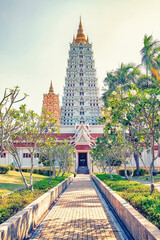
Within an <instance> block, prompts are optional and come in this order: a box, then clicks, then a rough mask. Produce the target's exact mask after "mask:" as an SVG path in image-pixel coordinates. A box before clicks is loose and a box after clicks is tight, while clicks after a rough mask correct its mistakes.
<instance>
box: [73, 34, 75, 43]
mask: <svg viewBox="0 0 160 240" xmlns="http://www.w3.org/2000/svg"><path fill="white" fill-rule="evenodd" d="M73 43H75V36H74V35H73Z"/></svg>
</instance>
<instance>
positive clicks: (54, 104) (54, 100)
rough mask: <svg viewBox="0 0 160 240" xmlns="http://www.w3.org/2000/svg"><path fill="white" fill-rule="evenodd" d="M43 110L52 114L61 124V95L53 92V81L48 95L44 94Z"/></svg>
mask: <svg viewBox="0 0 160 240" xmlns="http://www.w3.org/2000/svg"><path fill="white" fill-rule="evenodd" d="M42 109H44V110H46V111H47V112H50V113H52V115H53V117H54V118H55V119H57V124H60V123H61V120H60V119H61V108H60V106H59V95H58V94H55V93H54V91H53V86H52V81H51V85H50V88H49V93H48V94H43V107H42Z"/></svg>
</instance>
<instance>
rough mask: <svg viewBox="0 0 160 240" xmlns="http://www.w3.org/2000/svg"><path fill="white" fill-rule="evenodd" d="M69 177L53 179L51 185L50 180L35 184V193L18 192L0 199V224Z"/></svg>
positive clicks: (29, 191) (28, 191) (27, 191)
mask: <svg viewBox="0 0 160 240" xmlns="http://www.w3.org/2000/svg"><path fill="white" fill-rule="evenodd" d="M68 176H69V174H68V175H65V176H63V177H62V176H60V177H58V178H56V179H55V178H54V179H52V181H51V182H50V184H48V180H49V179H48V178H47V179H44V180H42V181H39V182H37V183H35V184H34V185H33V186H34V192H32V191H31V190H22V191H17V192H15V193H12V194H10V195H8V196H7V197H5V198H3V199H0V224H1V223H3V222H4V221H6V220H7V219H8V218H10V217H12V216H13V215H14V214H16V213H17V212H18V211H20V210H22V209H23V208H24V207H26V206H27V205H28V204H29V203H31V202H33V201H34V200H36V199H37V198H38V197H40V196H41V195H42V194H43V193H45V192H47V191H48V190H49V189H51V188H53V187H55V186H56V185H57V184H58V183H60V182H62V181H63V180H64V179H66V178H67V177H68Z"/></svg>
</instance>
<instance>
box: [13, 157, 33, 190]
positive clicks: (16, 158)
mask: <svg viewBox="0 0 160 240" xmlns="http://www.w3.org/2000/svg"><path fill="white" fill-rule="evenodd" d="M11 154H12V156H13V157H14V159H15V160H16V163H17V166H18V169H19V172H20V174H21V177H22V179H23V182H24V184H25V186H26V188H27V189H28V188H29V185H28V183H27V181H26V179H25V176H24V175H23V172H22V168H21V164H20V159H19V156H18V155H15V154H13V153H11Z"/></svg>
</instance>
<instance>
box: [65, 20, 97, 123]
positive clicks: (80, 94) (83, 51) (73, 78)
mask: <svg viewBox="0 0 160 240" xmlns="http://www.w3.org/2000/svg"><path fill="white" fill-rule="evenodd" d="M100 116H101V109H100V99H99V89H98V80H97V77H96V69H95V61H94V59H93V51H92V44H91V43H89V40H88V37H87V39H86V37H85V35H84V33H83V28H82V23H81V20H80V23H79V29H78V32H77V36H76V38H74V37H73V42H72V43H71V44H70V50H69V59H68V66H67V71H66V78H65V87H64V95H63V101H62V109H61V124H62V125H75V124H81V123H83V124H87V125H98V120H97V119H98V118H99V117H100Z"/></svg>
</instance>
